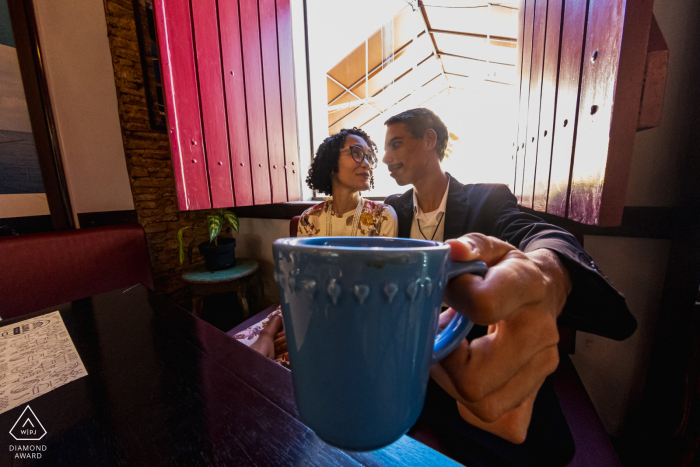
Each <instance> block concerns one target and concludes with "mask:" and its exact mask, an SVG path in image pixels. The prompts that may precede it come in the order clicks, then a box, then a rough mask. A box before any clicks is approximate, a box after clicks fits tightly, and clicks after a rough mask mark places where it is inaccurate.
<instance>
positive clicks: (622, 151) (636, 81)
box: [598, 0, 654, 227]
mask: <svg viewBox="0 0 700 467" xmlns="http://www.w3.org/2000/svg"><path fill="white" fill-rule="evenodd" d="M625 4H626V8H625V24H624V31H623V33H622V34H623V35H622V50H621V51H620V63H619V68H618V73H617V80H616V84H615V90H614V93H613V95H614V96H615V105H614V107H613V112H612V117H611V118H612V122H611V123H610V130H609V131H610V133H609V134H610V145H609V149H608V154H607V156H608V157H607V164H606V167H605V176H604V179H605V180H606V183H605V189H604V190H603V196H602V199H601V202H600V216H599V220H598V225H600V226H602V227H608V226H617V225H620V224H621V223H622V214H623V210H624V207H625V198H626V196H627V182H628V181H629V174H630V168H631V166H632V154H633V152H634V138H635V135H636V134H637V116H638V114H639V102H640V99H641V95H642V83H643V80H644V64H645V62H646V52H647V44H648V43H649V28H650V26H651V16H652V9H653V6H654V2H653V0H638V1H634V2H630V1H628V2H625Z"/></svg>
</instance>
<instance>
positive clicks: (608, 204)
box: [568, 0, 653, 226]
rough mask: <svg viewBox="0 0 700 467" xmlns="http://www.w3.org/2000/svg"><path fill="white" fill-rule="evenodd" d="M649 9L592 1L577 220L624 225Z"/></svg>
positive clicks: (620, 1)
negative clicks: (624, 210) (624, 208)
mask: <svg viewBox="0 0 700 467" xmlns="http://www.w3.org/2000/svg"><path fill="white" fill-rule="evenodd" d="M652 5H653V2H652V1H651V0H639V1H635V2H628V1H625V0H590V6H589V14H588V26H587V30H586V43H585V48H584V54H583V71H582V76H581V91H580V92H581V98H580V102H581V104H580V106H579V112H578V115H579V119H578V122H577V127H576V131H577V135H576V146H575V152H574V154H575V156H574V164H573V170H572V181H571V193H570V198H569V211H568V217H569V218H570V219H573V220H575V221H578V222H582V223H585V224H590V225H596V224H598V225H606V226H609V225H619V223H620V222H621V221H622V209H623V207H624V202H625V194H626V190H627V180H628V176H629V169H630V161H631V157H632V151H633V146H634V136H635V133H636V118H637V116H638V112H639V99H640V96H641V89H642V80H643V74H644V62H645V59H646V45H647V41H648V37H649V26H650V22H651V10H652ZM623 31H624V37H623ZM603 207H605V208H603ZM606 210H607V212H606ZM602 212H604V213H606V216H607V217H606V218H605V219H603V222H600V220H601V219H600V218H601V217H602V216H601V213H602Z"/></svg>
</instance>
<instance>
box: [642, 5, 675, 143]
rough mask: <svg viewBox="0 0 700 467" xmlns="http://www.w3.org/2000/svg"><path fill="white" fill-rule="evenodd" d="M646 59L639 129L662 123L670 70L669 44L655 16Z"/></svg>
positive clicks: (650, 30)
mask: <svg viewBox="0 0 700 467" xmlns="http://www.w3.org/2000/svg"><path fill="white" fill-rule="evenodd" d="M646 60H647V61H646V66H645V67H644V85H643V87H642V101H641V103H640V106H639V120H638V121H637V131H639V130H646V129H648V128H655V127H657V126H659V125H661V110H662V107H663V103H664V91H665V90H666V73H667V72H668V45H666V40H665V39H664V35H663V34H662V33H661V29H659V24H658V23H657V22H656V17H654V16H652V18H651V28H650V29H649V45H648V46H647V59H646Z"/></svg>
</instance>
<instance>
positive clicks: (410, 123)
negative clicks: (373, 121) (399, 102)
mask: <svg viewBox="0 0 700 467" xmlns="http://www.w3.org/2000/svg"><path fill="white" fill-rule="evenodd" d="M395 123H403V124H404V126H405V127H406V129H407V130H408V131H409V133H411V136H413V137H414V138H415V139H423V136H425V132H426V131H428V130H429V129H432V130H433V131H435V134H436V135H437V141H436V144H435V149H436V150H437V155H438V159H439V160H440V161H442V159H443V158H444V157H445V150H446V149H447V142H448V139H449V134H448V133H447V127H446V126H445V124H444V123H442V120H440V117H438V116H437V115H435V113H434V112H433V111H432V110H428V109H411V110H407V111H405V112H401V113H400V114H397V115H394V116H393V117H391V118H390V119H389V120H387V121H386V122H384V125H386V126H389V125H394V124H395Z"/></svg>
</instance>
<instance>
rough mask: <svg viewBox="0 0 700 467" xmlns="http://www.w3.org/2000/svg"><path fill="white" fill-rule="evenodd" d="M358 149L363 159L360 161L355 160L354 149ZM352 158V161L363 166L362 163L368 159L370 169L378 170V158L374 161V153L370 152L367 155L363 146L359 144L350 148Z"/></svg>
mask: <svg viewBox="0 0 700 467" xmlns="http://www.w3.org/2000/svg"><path fill="white" fill-rule="evenodd" d="M354 148H357V150H358V151H360V153H361V154H362V159H360V160H359V161H358V160H357V159H356V158H355V154H353V149H354ZM349 149H350V157H352V160H354V161H355V162H357V163H358V164H362V162H363V161H364V160H365V159H367V163H368V164H369V167H370V169H376V168H377V161H376V156H375V160H373V159H372V156H374V152H373V151H372V150H370V152H369V153H366V152H365V151H364V150H363V149H362V146H359V145H357V144H353V145H351V146H350V148H349Z"/></svg>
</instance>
